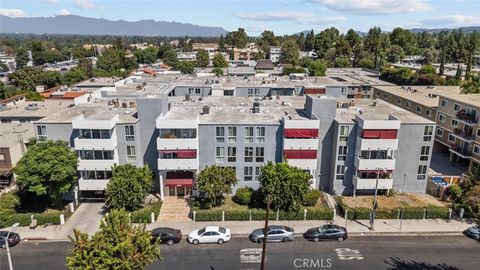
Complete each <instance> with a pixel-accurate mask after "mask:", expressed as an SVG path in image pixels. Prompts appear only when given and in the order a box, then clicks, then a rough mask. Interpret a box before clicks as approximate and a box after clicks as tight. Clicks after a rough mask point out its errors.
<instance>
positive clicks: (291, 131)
mask: <svg viewBox="0 0 480 270" xmlns="http://www.w3.org/2000/svg"><path fill="white" fill-rule="evenodd" d="M284 134H285V138H317V137H318V129H313V128H311V129H308V128H286V129H285V131H284Z"/></svg>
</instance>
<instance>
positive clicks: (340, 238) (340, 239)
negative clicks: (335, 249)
mask: <svg viewBox="0 0 480 270" xmlns="http://www.w3.org/2000/svg"><path fill="white" fill-rule="evenodd" d="M337 240H338V242H342V241H343V240H345V239H344V238H343V237H342V236H340V237H338V238H337Z"/></svg>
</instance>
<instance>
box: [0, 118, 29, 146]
mask: <svg viewBox="0 0 480 270" xmlns="http://www.w3.org/2000/svg"><path fill="white" fill-rule="evenodd" d="M19 136H22V139H23V141H24V142H25V143H26V142H27V141H28V139H29V138H31V137H35V131H34V129H33V124H32V123H1V124H0V147H5V148H10V147H12V146H15V145H16V144H17V143H19Z"/></svg>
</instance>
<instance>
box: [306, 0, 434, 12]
mask: <svg viewBox="0 0 480 270" xmlns="http://www.w3.org/2000/svg"><path fill="white" fill-rule="evenodd" d="M306 1H308V2H311V3H317V4H322V5H324V6H326V7H327V8H329V9H331V10H334V11H339V12H348V13H354V14H358V15H384V14H397V13H414V12H421V11H431V10H433V7H432V6H431V5H430V4H428V3H427V1H426V0H306Z"/></svg>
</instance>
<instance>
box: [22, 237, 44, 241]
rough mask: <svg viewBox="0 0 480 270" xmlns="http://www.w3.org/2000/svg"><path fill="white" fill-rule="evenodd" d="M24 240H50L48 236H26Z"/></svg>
mask: <svg viewBox="0 0 480 270" xmlns="http://www.w3.org/2000/svg"><path fill="white" fill-rule="evenodd" d="M23 240H24V241H45V240H48V239H47V238H46V237H25V238H23Z"/></svg>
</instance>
